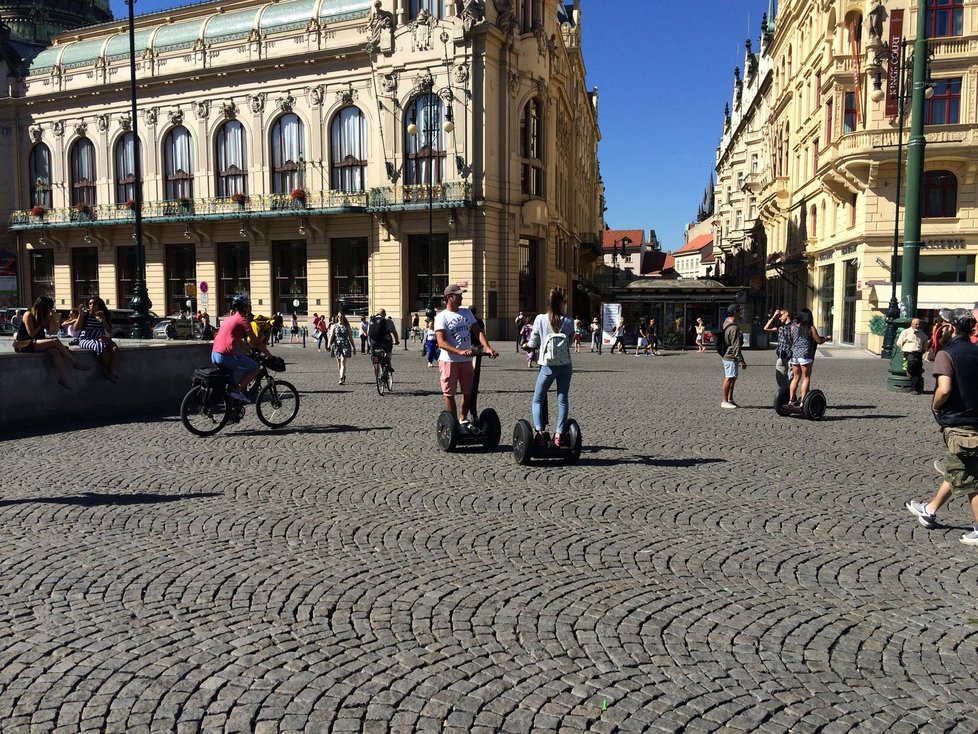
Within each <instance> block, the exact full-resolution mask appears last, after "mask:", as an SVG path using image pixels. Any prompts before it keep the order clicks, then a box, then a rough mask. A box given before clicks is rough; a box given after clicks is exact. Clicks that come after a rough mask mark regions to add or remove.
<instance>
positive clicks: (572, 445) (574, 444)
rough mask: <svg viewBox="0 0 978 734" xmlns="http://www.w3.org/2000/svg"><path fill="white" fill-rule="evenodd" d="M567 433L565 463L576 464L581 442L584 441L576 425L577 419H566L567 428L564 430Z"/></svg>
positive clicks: (579, 456)
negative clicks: (567, 448)
mask: <svg viewBox="0 0 978 734" xmlns="http://www.w3.org/2000/svg"><path fill="white" fill-rule="evenodd" d="M565 434H566V435H567V446H568V447H569V450H568V454H567V458H566V459H564V463H565V464H576V463H577V462H578V460H579V459H580V458H581V444H582V443H583V441H584V438H583V436H581V427H580V426H579V425H577V421H576V420H574V419H573V418H571V419H570V420H569V421H567V430H566V431H565Z"/></svg>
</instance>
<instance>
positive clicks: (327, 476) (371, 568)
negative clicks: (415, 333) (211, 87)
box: [0, 342, 978, 733]
mask: <svg viewBox="0 0 978 734" xmlns="http://www.w3.org/2000/svg"><path fill="white" fill-rule="evenodd" d="M500 348H501V349H503V351H504V354H503V355H502V357H501V358H500V359H499V360H497V361H496V362H493V363H491V364H489V365H488V366H487V367H486V368H485V370H484V374H483V386H484V396H483V403H484V404H485V405H492V406H494V407H495V408H496V409H497V410H498V411H499V413H500V415H501V417H502V419H503V423H504V440H503V446H500V448H499V450H498V451H496V452H494V453H490V454H481V453H477V452H472V451H469V452H464V453H463V452H460V453H457V454H454V455H450V456H446V455H444V454H441V453H440V452H438V451H437V450H436V449H435V440H434V421H435V417H436V415H437V412H438V411H439V410H440V407H441V401H440V398H439V397H438V396H437V395H436V394H435V392H434V388H435V383H436V370H433V369H427V368H426V367H425V366H424V363H423V361H422V360H421V359H420V358H419V356H418V353H417V351H412V352H409V353H407V354H405V353H404V352H401V351H398V352H397V353H396V355H395V357H396V361H395V365H396V368H397V373H396V378H397V382H396V385H395V390H396V391H395V393H394V394H393V395H391V396H387V397H380V396H378V395H377V394H376V390H375V389H374V388H373V386H372V384H371V383H370V376H369V375H368V370H369V367H368V364H367V361H366V359H365V358H364V357H362V356H361V357H356V358H354V359H353V360H352V365H351V368H350V370H351V377H350V380H349V382H348V384H347V385H346V386H343V387H340V386H338V385H337V380H336V377H335V363H334V362H333V361H332V360H330V359H329V358H327V357H325V356H324V355H319V354H317V353H316V352H315V350H314V349H305V350H303V349H300V348H296V347H291V348H290V347H283V348H281V349H280V350H279V353H280V354H283V355H284V356H285V357H286V358H287V360H288V361H289V362H290V365H289V369H288V372H287V373H286V375H285V377H286V379H289V380H292V381H294V382H295V383H296V384H297V385H298V386H299V388H300V389H301V391H302V405H301V410H300V413H299V417H298V418H297V420H296V422H295V424H294V425H293V426H290V427H289V428H287V429H285V430H283V431H279V432H272V431H269V430H267V429H265V428H264V427H263V426H261V424H259V423H258V421H257V420H256V419H255V418H254V413H253V412H252V411H249V415H248V417H247V419H246V420H245V421H244V422H243V423H241V424H239V425H237V426H232V427H229V428H228V429H227V430H226V431H225V432H223V433H221V434H220V435H218V436H217V437H215V438H212V439H197V440H192V439H191V436H190V434H189V433H187V432H186V431H185V430H184V429H183V427H182V426H181V424H180V422H179V421H178V420H176V419H172V418H171V419H168V420H164V421H161V422H155V423H146V424H143V423H139V424H130V425H119V426H110V427H94V428H72V429H70V430H65V431H63V432H54V433H51V434H48V435H42V436H36V437H25V438H22V439H18V440H7V441H5V442H4V444H3V445H4V453H5V461H4V465H5V469H6V471H5V476H4V479H3V489H2V498H0V590H2V605H0V729H2V731H3V732H47V731H57V732H80V731H108V732H145V731H154V732H156V731H159V732H171V731H176V732H197V731H205V732H265V733H268V732H326V731H333V732H343V731H351V732H353V731H356V732H386V731H392V732H414V731H423V732H436V731H438V732H530V731H539V732H553V731H566V732H579V731H585V730H590V731H595V732H612V731H626V732H634V731H646V730H647V731H677V732H678V731H689V732H701V731H703V732H705V731H720V730H723V731H728V732H737V731H763V732H785V731H792V732H816V731H818V732H846V731H852V730H858V731H867V732H877V731H879V732H882V731H894V732H916V731H922V732H936V731H966V732H974V731H976V730H978V706H976V701H978V684H976V677H978V654H976V648H978V610H976V608H975V602H974V599H975V590H976V587H978V564H976V560H978V555H976V553H978V551H975V549H973V548H968V547H966V546H963V545H961V544H960V543H958V536H960V535H961V534H962V533H963V532H964V531H966V530H967V528H968V527H969V526H970V523H969V522H968V521H969V519H970V516H969V513H968V510H967V507H966V506H965V504H964V503H963V502H961V501H960V500H955V501H953V502H952V503H951V505H950V506H949V507H948V509H947V511H946V512H945V513H944V514H943V516H942V518H941V519H942V522H943V523H945V524H943V525H941V526H940V527H938V528H937V529H935V530H931V531H927V530H925V529H924V528H922V527H921V526H920V525H918V523H917V522H916V521H915V520H914V518H913V517H911V516H910V515H909V514H908V513H907V512H906V510H905V509H904V508H903V503H904V502H905V501H906V500H907V499H908V498H909V497H910V496H911V495H913V496H916V497H918V498H920V497H924V496H927V495H929V494H930V493H931V492H932V491H933V489H934V488H935V486H936V479H937V475H936V474H934V472H933V470H932V468H931V466H930V461H931V460H932V459H933V458H934V456H936V455H937V449H938V445H939V438H938V436H937V434H936V432H935V430H934V426H933V422H932V420H931V419H930V417H929V411H928V407H927V406H928V400H929V399H928V398H926V397H924V398H917V397H913V396H908V395H896V394H891V393H887V392H886V391H885V390H884V363H883V361H882V360H862V361H860V360H831V359H827V360H824V361H822V362H820V363H818V364H817V365H816V369H815V379H816V382H817V384H818V385H819V386H821V387H823V388H824V389H825V391H826V393H827V395H828V398H829V401H830V408H829V412H828V415H827V419H826V420H825V421H824V422H822V423H809V422H806V421H803V420H799V419H793V418H778V417H777V416H776V415H775V414H774V411H773V410H772V409H771V400H772V393H773V389H772V386H773V384H774V380H773V368H772V366H771V365H772V363H773V356H772V355H771V354H770V353H766V354H757V353H748V358H749V359H750V360H751V361H752V362H753V363H754V366H753V367H752V368H751V369H750V370H749V371H748V372H746V373H745V374H744V375H743V377H742V379H741V380H740V384H739V385H738V387H737V392H736V398H737V399H738V401H739V402H740V404H741V406H742V407H741V409H740V410H736V411H721V410H720V409H719V382H720V376H721V375H720V366H719V363H718V359H717V357H716V356H715V355H713V354H709V353H708V354H703V355H696V354H694V353H687V354H669V355H667V356H663V357H657V358H642V359H637V358H635V357H632V356H629V357H621V356H609V355H607V354H606V355H603V356H600V357H599V356H597V355H591V354H588V353H585V354H583V355H581V356H580V357H579V358H578V359H577V363H576V373H575V377H574V383H573V389H572V396H571V397H572V406H573V411H574V414H575V415H576V417H577V418H578V419H579V420H580V422H581V425H582V429H583V432H584V437H585V441H586V451H585V454H584V455H583V456H582V460H581V463H580V464H579V465H577V466H574V467H570V468H560V467H539V466H538V467H532V468H529V469H526V468H522V467H519V466H518V465H517V464H516V463H515V462H514V461H513V459H512V457H511V455H510V454H509V453H508V448H509V440H508V439H509V436H510V435H511V430H512V429H511V426H512V424H513V422H514V420H515V419H516V418H517V417H520V416H522V415H525V414H527V413H528V410H529V402H530V390H531V387H532V384H533V381H534V377H535V370H533V371H531V370H528V369H527V368H526V366H525V362H523V361H522V360H521V359H520V358H519V357H517V356H515V355H514V354H512V353H511V350H512V346H511V345H509V344H507V343H505V342H504V343H502V344H501V345H500Z"/></svg>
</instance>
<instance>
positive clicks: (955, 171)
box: [716, 0, 978, 349]
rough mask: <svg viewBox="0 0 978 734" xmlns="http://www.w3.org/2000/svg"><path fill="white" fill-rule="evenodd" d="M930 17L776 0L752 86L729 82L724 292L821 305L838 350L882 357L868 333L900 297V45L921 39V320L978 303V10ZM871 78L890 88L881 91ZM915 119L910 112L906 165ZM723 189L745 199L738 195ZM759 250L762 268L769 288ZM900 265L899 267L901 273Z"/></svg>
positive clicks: (905, 0)
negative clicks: (928, 93) (924, 79)
mask: <svg viewBox="0 0 978 734" xmlns="http://www.w3.org/2000/svg"><path fill="white" fill-rule="evenodd" d="M928 6H929V7H928V11H927V27H926V28H924V29H919V28H917V27H916V25H917V10H918V4H917V0H888V1H887V2H886V3H885V4H883V3H880V2H879V0H868V1H863V0H826V1H824V2H817V3H812V2H802V1H801V0H782V1H781V2H779V3H778V4H777V8H775V4H774V2H773V1H772V2H770V4H769V7H768V13H767V15H766V16H765V19H764V22H763V27H762V36H761V39H760V43H759V53H758V55H757V56H756V57H754V58H753V60H752V58H751V56H750V52H748V57H747V64H748V65H750V64H751V63H753V64H755V65H756V68H757V76H756V77H754V78H753V79H751V77H750V76H749V75H748V77H747V83H746V84H745V85H744V87H743V89H744V91H743V92H742V93H741V92H740V91H739V87H735V95H734V101H733V105H732V108H733V112H732V114H731V116H730V117H729V118H728V120H727V121H726V123H725V129H724V134H723V136H722V138H721V144H720V149H719V151H718V157H717V160H718V164H717V175H718V184H717V200H716V216H717V219H718V227H719V228H720V231H721V234H722V236H721V238H720V242H719V248H720V250H721V251H722V253H723V257H724V260H725V263H724V268H723V271H722V272H723V273H724V274H725V282H727V283H728V284H736V285H739V286H742V287H745V288H747V289H749V290H750V292H752V293H754V292H755V286H756V287H759V288H760V290H761V293H762V294H763V302H764V304H765V306H764V307H763V309H762V310H765V309H767V308H770V307H774V306H781V305H784V306H787V307H789V308H794V309H797V308H802V307H808V308H811V309H812V311H813V313H814V314H815V319H816V325H817V326H818V328H819V329H820V330H821V331H823V332H824V333H829V334H832V336H833V338H834V339H835V341H836V342H841V343H845V344H853V345H857V346H870V347H872V348H875V349H878V346H879V338H878V335H877V334H873V333H872V332H871V329H870V323H871V321H873V320H874V317H881V316H882V315H883V313H884V312H885V310H886V308H887V305H888V303H889V300H890V296H891V292H892V283H893V276H892V275H891V273H892V272H893V263H892V262H891V260H892V256H893V252H894V239H895V237H896V240H897V242H900V243H902V218H903V200H904V194H905V191H904V187H905V184H906V176H905V175H904V176H902V181H901V186H900V190H899V192H898V189H897V170H898V168H899V169H900V170H901V172H902V171H903V170H905V165H906V160H905V155H904V156H902V157H901V156H900V149H899V147H898V145H897V142H898V138H899V132H900V123H901V117H900V115H899V112H898V110H899V104H898V97H899V94H898V90H899V88H900V86H901V85H900V84H899V83H898V82H899V80H900V76H901V74H900V73H899V71H898V67H899V59H900V53H899V47H900V42H899V41H900V39H901V37H902V38H907V39H910V40H911V41H912V39H914V38H915V37H916V36H917V34H918V33H921V32H923V33H926V34H927V36H928V38H929V39H931V40H930V42H929V47H930V49H931V52H932V59H931V61H930V73H931V80H932V84H933V92H934V94H933V96H932V97H931V98H930V99H928V100H927V102H926V103H925V111H924V114H925V120H924V122H925V134H926V138H927V147H926V152H925V163H924V180H923V207H922V211H923V222H922V240H923V250H922V253H921V259H920V289H919V296H918V315H923V316H924V317H925V318H926V317H928V316H929V315H930V312H931V311H933V310H935V309H937V308H940V307H942V306H968V307H970V306H971V305H973V303H974V302H976V301H978V285H976V279H975V257H976V256H978V197H976V191H975V176H974V171H975V170H978V147H976V146H975V139H976V135H978V105H976V100H975V94H976V92H975V89H976V82H978V70H976V69H978V67H976V64H975V62H976V60H978V50H976V49H978V45H976V41H978V2H975V1H974V0H940V1H937V0H928ZM887 43H888V44H889V45H888V46H886V45H884V44H887ZM909 50H910V49H908V51H909ZM907 56H909V54H907ZM907 67H909V62H905V63H904V65H903V71H904V73H906V72H908V71H909V69H908V68H907ZM877 83H879V87H880V88H881V90H882V91H881V92H879V93H877V94H874V93H873V92H874V88H875V87H876V86H877ZM752 85H756V87H752ZM904 86H905V87H906V85H904ZM752 89H755V90H756V91H755V92H754V94H753V95H751V93H750V91H751V90H752ZM738 95H742V96H741V97H740V100H739V102H740V106H741V108H742V109H743V113H741V114H740V115H738ZM748 101H749V103H750V104H748V105H747V106H746V107H744V105H745V104H746V103H747V102H748ZM909 116H910V105H909V101H908V102H907V104H906V115H905V119H904V120H903V122H904V129H903V153H904V154H905V151H906V142H907V137H908V130H909V125H910V120H909ZM755 155H756V158H755ZM739 181H742V182H743V184H742V186H738V183H737V182H739ZM728 187H729V188H730V189H731V191H732V192H736V191H737V190H738V189H740V190H741V191H742V192H743V195H744V197H746V198H742V199H738V198H737V197H736V194H735V193H732V194H731V196H730V199H729V200H728V198H727V195H726V193H725V192H726V190H727V188H728ZM898 195H899V198H900V206H899V213H898V209H897V197H898ZM751 198H753V199H754V206H756V215H754V216H752V215H751V213H752V211H754V209H753V207H752V205H751V203H750V202H751ZM738 213H742V214H741V216H742V219H741V221H742V222H743V227H742V228H738V227H737V226H736V222H737V215H738ZM895 230H896V234H895ZM728 233H729V234H728ZM739 242H743V244H738V243H739ZM752 249H753V251H754V252H753V253H751V250H752ZM738 252H747V253H748V256H747V258H746V261H745V262H744V268H743V275H742V276H741V275H739V274H735V273H734V270H735V269H733V268H731V263H732V262H733V260H732V257H731V256H733V257H736V256H737V254H738ZM751 254H753V255H754V258H755V259H756V260H758V261H760V262H762V263H763V276H762V277H758V275H757V271H756V270H751V264H752V263H751ZM898 255H899V253H898ZM900 268H901V264H900V262H899V259H898V260H897V262H896V269H895V272H896V274H897V278H898V277H899V273H900ZM732 280H734V281H736V283H733V282H731V281H732ZM896 295H897V299H898V300H899V299H900V288H899V284H897V287H896ZM876 321H877V322H878V321H879V319H876Z"/></svg>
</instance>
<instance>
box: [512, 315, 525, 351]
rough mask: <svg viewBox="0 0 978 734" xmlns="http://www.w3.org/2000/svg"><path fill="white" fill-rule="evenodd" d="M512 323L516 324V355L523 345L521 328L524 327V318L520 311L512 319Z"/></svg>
mask: <svg viewBox="0 0 978 734" xmlns="http://www.w3.org/2000/svg"><path fill="white" fill-rule="evenodd" d="M513 323H514V324H516V353H517V354H519V353H520V346H522V344H523V327H524V326H526V316H524V315H523V312H522V311H520V312H519V314H518V315H517V316H516V318H515V319H513Z"/></svg>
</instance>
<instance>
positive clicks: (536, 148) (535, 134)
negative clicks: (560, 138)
mask: <svg viewBox="0 0 978 734" xmlns="http://www.w3.org/2000/svg"><path fill="white" fill-rule="evenodd" d="M542 127H543V114H542V109H541V105H540V100H538V99H531V100H530V101H529V102H527V103H526V107H524V108H523V115H522V117H520V158H521V159H522V161H521V168H522V170H521V174H520V179H521V181H522V190H523V193H524V194H528V195H529V196H543V195H544V191H543V132H542Z"/></svg>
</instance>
